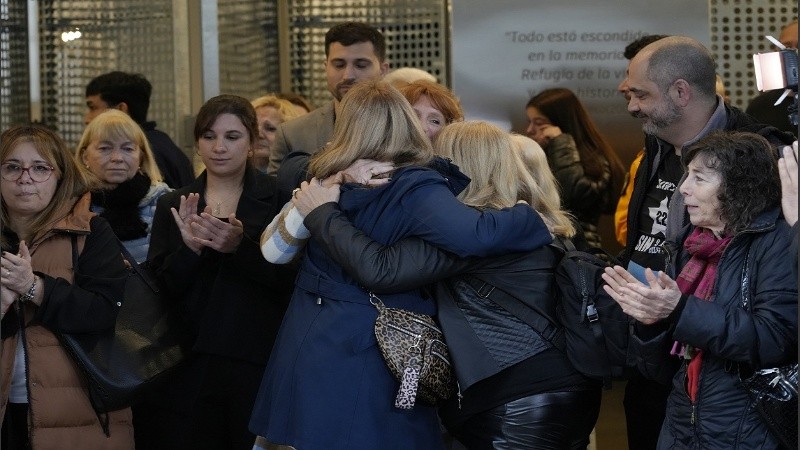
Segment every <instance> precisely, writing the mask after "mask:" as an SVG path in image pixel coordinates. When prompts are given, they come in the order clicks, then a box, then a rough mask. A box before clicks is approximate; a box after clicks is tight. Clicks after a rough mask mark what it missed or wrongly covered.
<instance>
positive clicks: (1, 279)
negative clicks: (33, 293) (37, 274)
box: [0, 241, 34, 295]
mask: <svg viewBox="0 0 800 450" xmlns="http://www.w3.org/2000/svg"><path fill="white" fill-rule="evenodd" d="M0 269H1V270H0V284H2V286H3V287H5V288H8V289H10V290H11V291H12V292H15V293H17V294H19V295H23V294H26V293H28V289H30V288H31V285H32V284H33V278H34V275H33V268H32V267H31V253H30V251H29V250H28V246H27V245H26V244H25V241H20V243H19V253H18V254H16V255H15V254H13V253H10V252H3V256H2V259H1V260H0Z"/></svg>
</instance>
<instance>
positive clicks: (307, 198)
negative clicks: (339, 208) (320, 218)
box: [292, 172, 341, 217]
mask: <svg viewBox="0 0 800 450" xmlns="http://www.w3.org/2000/svg"><path fill="white" fill-rule="evenodd" d="M340 173H341V172H340ZM331 178H334V177H328V180H330V179H331ZM336 178H337V179H341V176H337V177H336ZM326 184H327V186H326ZM339 194H340V189H339V184H338V183H324V182H320V181H319V180H317V179H316V178H312V179H311V182H308V181H303V183H302V184H300V189H299V190H295V192H294V195H292V204H293V205H294V207H295V208H297V212H299V213H300V215H301V216H303V217H305V216H307V215H308V213H310V212H311V211H313V210H314V209H315V208H317V207H318V206H321V205H323V204H325V203H328V202H338V201H339Z"/></svg>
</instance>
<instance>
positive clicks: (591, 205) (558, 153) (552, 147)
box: [544, 133, 616, 248]
mask: <svg viewBox="0 0 800 450" xmlns="http://www.w3.org/2000/svg"><path fill="white" fill-rule="evenodd" d="M544 151H545V153H546V154H547V163H548V165H549V166H550V170H551V171H553V175H554V176H555V177H556V180H557V181H558V185H559V187H560V193H561V204H562V206H563V207H564V209H565V210H567V211H569V212H570V213H571V214H572V215H573V216H575V218H576V219H578V223H579V224H580V226H581V228H582V229H583V237H584V238H585V239H586V243H587V244H588V245H589V246H592V247H598V248H599V247H602V245H601V244H602V243H601V240H600V235H599V234H598V232H597V224H598V223H599V222H600V215H601V214H611V213H612V212H613V209H614V207H615V206H616V195H614V194H615V193H614V192H611V189H612V188H611V166H610V165H609V163H608V161H605V160H604V163H605V164H604V165H603V175H602V177H601V178H600V179H599V180H593V179H591V178H589V177H588V176H586V172H585V171H584V170H583V165H582V164H581V157H580V154H579V153H578V147H577V146H576V145H575V139H573V138H572V136H570V135H569V134H566V133H564V134H562V135H560V136H557V137H555V138H553V139H551V140H550V142H548V143H547V147H546V148H545V149H544Z"/></svg>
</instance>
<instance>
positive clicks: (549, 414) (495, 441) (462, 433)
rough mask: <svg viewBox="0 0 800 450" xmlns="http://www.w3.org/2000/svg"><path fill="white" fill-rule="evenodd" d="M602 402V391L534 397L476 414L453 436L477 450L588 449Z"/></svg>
mask: <svg viewBox="0 0 800 450" xmlns="http://www.w3.org/2000/svg"><path fill="white" fill-rule="evenodd" d="M600 400H601V393H600V389H599V388H598V389H593V390H584V391H566V392H545V393H541V394H534V395H531V396H528V397H523V398H520V399H517V400H513V401H511V402H508V403H506V404H504V405H501V406H498V407H496V408H493V409H490V410H488V411H484V412H482V413H479V414H476V415H475V416H472V417H470V418H469V419H468V420H467V421H466V422H464V423H463V424H462V425H461V426H459V427H458V429H454V430H451V432H452V433H453V435H454V436H455V437H456V439H458V440H459V441H461V443H463V444H464V445H465V446H466V447H467V448H468V449H475V450H477V449H493V450H566V449H570V450H578V449H585V448H586V446H587V445H589V435H590V434H591V432H592V429H593V428H594V425H595V423H596V422H597V416H598V414H599V413H600Z"/></svg>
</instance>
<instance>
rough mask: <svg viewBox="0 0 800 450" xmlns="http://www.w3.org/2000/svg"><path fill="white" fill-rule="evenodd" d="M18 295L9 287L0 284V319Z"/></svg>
mask: <svg viewBox="0 0 800 450" xmlns="http://www.w3.org/2000/svg"><path fill="white" fill-rule="evenodd" d="M18 297H19V295H17V293H16V292H14V291H12V290H11V289H9V288H7V287H5V286H0V319H2V318H3V317H4V316H5V315H6V313H7V312H8V308H10V307H11V305H13V304H14V302H15V301H16V300H17V298H18Z"/></svg>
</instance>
